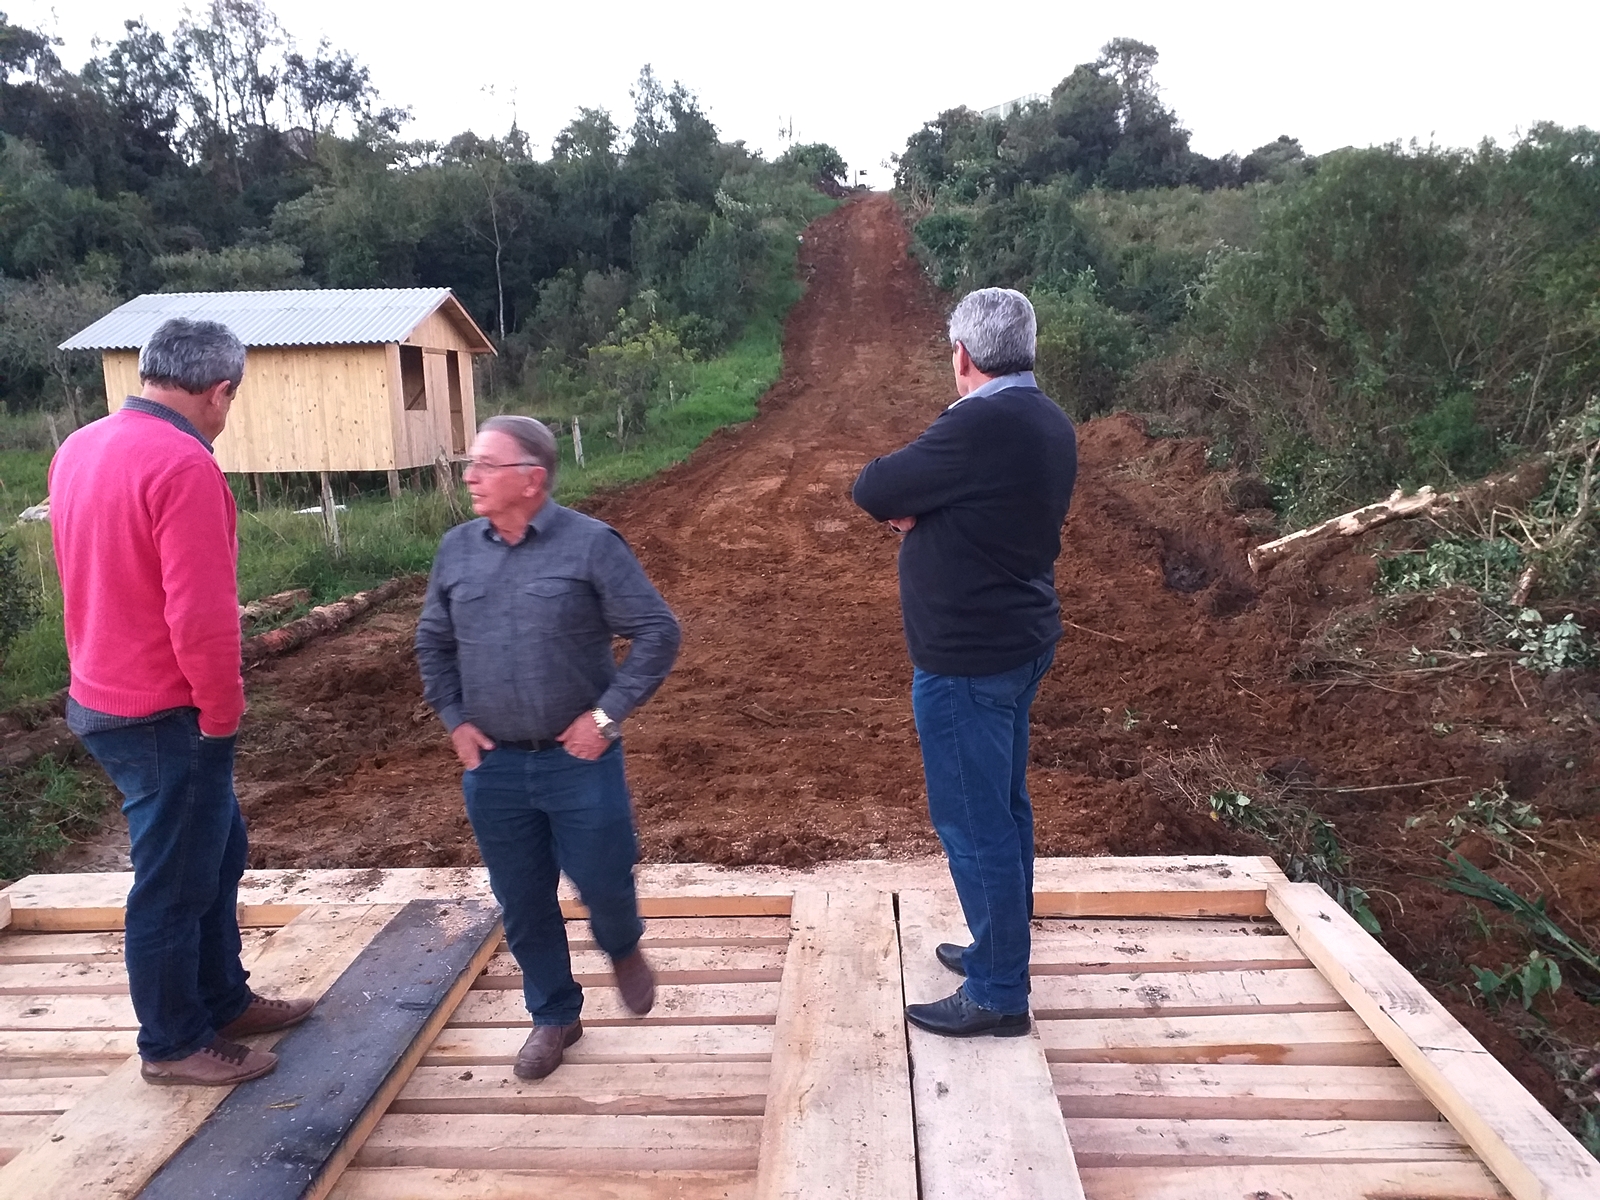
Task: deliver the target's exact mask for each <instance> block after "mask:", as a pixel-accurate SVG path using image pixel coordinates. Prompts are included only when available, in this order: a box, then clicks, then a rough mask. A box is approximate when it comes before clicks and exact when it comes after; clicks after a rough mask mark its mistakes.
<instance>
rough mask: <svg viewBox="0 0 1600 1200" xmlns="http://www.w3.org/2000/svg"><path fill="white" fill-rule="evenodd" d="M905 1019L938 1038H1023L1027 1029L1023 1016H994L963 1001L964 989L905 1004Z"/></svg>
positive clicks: (1007, 1014)
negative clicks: (988, 1035)
mask: <svg viewBox="0 0 1600 1200" xmlns="http://www.w3.org/2000/svg"><path fill="white" fill-rule="evenodd" d="M906 1020H908V1021H910V1022H911V1023H912V1024H913V1025H915V1026H916V1027H917V1028H918V1029H926V1030H927V1031H928V1032H929V1033H937V1034H938V1035H939V1036H940V1037H982V1036H983V1035H984V1034H993V1035H994V1036H995V1037H1024V1036H1026V1035H1027V1032H1028V1028H1029V1022H1028V1014H1027V1013H1025V1012H1023V1013H997V1012H995V1011H994V1010H993V1009H988V1008H982V1007H980V1006H978V1005H976V1004H974V1003H973V1002H972V1001H971V1000H969V999H967V991H966V989H965V988H960V989H957V991H956V992H955V994H954V995H950V996H946V997H945V998H944V999H943V1000H935V1001H934V1002H933V1003H932V1004H908V1005H906Z"/></svg>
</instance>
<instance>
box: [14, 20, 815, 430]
mask: <svg viewBox="0 0 1600 1200" xmlns="http://www.w3.org/2000/svg"><path fill="white" fill-rule="evenodd" d="M0 30H3V31H4V32H3V36H0V45H9V46H11V47H13V49H14V52H15V53H14V58H15V62H14V63H12V64H11V65H10V66H9V67H8V69H7V73H6V74H5V76H4V77H3V78H0V278H3V279H4V281H5V286H6V287H7V288H9V289H12V290H16V289H22V288H30V287H31V288H36V289H38V290H39V291H40V292H41V294H42V292H43V290H44V289H45V288H46V286H47V285H48V286H49V287H51V288H54V289H55V293H63V289H73V288H77V289H83V288H87V287H89V286H90V285H94V286H96V287H99V288H100V289H101V296H100V297H98V298H96V297H80V298H81V299H84V300H85V302H84V303H81V304H79V305H78V308H79V309H80V310H84V311H82V312H80V313H79V314H77V315H73V316H71V317H66V316H62V317H61V318H60V319H59V320H58V319H55V317H52V318H51V319H50V320H48V321H46V320H43V319H41V320H39V321H36V322H35V324H36V325H40V326H43V325H49V326H50V327H51V330H54V329H55V327H56V326H64V328H62V329H61V330H60V331H59V332H58V333H57V335H56V336H54V337H53V339H51V338H46V337H43V336H35V334H36V333H38V330H35V329H24V328H23V321H22V319H21V316H20V315H18V316H17V317H16V319H12V315H10V314H26V313H29V312H33V311H35V310H36V309H38V308H39V306H37V305H33V304H31V303H27V304H25V303H23V302H22V301H21V300H19V301H18V303H16V304H13V305H11V306H10V307H9V308H8V309H7V310H6V312H4V313H0V371H3V375H0V399H3V400H4V401H5V403H6V404H7V406H8V407H9V408H11V409H12V410H13V411H18V410H21V409H28V408H33V407H37V406H39V405H40V403H41V402H42V401H43V402H45V403H49V404H51V405H52V406H54V404H55V402H56V401H57V399H59V398H60V397H61V396H62V389H63V387H64V386H65V387H66V396H67V399H68V401H69V403H72V404H76V400H75V399H73V398H74V397H75V396H76V389H77V388H79V387H81V388H82V389H83V391H84V392H85V394H86V395H88V396H89V397H90V398H91V404H90V406H91V407H92V400H93V399H94V398H95V393H96V392H97V391H98V387H97V386H96V380H97V379H98V371H97V364H96V362H95V361H94V356H92V355H82V356H78V358H76V359H69V360H68V361H66V362H65V363H60V364H58V363H56V362H54V361H47V358H48V356H47V355H46V354H45V352H44V351H43V350H42V349H39V348H37V347H34V343H38V347H43V346H46V345H48V347H49V348H50V349H51V350H52V351H53V347H54V345H55V344H56V343H58V342H59V341H60V340H61V338H62V337H64V336H66V335H67V334H70V333H71V332H74V331H75V329H76V328H81V327H82V326H83V325H86V324H88V322H89V321H90V320H92V319H93V318H94V317H95V316H99V315H100V314H101V313H103V312H104V311H106V310H107V309H108V308H110V307H111V306H112V305H114V304H115V303H116V302H117V301H118V300H120V299H122V298H124V297H125V296H127V295H130V294H133V293H135V292H140V291H151V290H167V291H173V290H191V291H196V290H230V289H240V288H250V289H276V288H285V287H313V286H319V287H413V286H449V287H451V288H452V289H453V290H454V291H455V293H456V294H457V296H458V297H460V299H461V300H462V302H463V304H464V305H465V306H466V307H467V309H468V311H470V312H471V313H472V314H473V316H474V317H475V318H476V320H477V321H478V322H479V324H480V325H482V326H483V327H484V328H485V329H486V330H488V331H489V332H490V334H491V336H492V337H493V338H494V339H495V340H496V342H497V349H499V350H500V351H501V353H500V354H499V355H498V356H497V357H496V358H495V359H494V360H493V361H492V362H490V363H489V364H487V367H486V376H485V378H484V379H483V380H482V383H483V385H484V386H483V387H482V388H481V389H480V392H479V396H480V402H482V403H483V404H484V406H485V407H491V406H493V405H495V404H498V403H504V402H509V401H513V400H515V399H518V398H519V395H520V394H522V393H528V392H532V393H535V394H538V395H540V398H541V399H544V400H556V399H562V400H564V399H566V398H567V397H568V396H569V395H570V394H571V393H572V392H573V391H574V389H575V388H576V389H577V390H580V391H581V390H583V388H585V387H588V388H589V389H590V390H592V391H593V392H594V399H595V405H596V406H598V405H599V404H600V403H601V400H602V399H604V398H605V397H604V396H603V395H602V394H603V393H607V391H608V389H609V388H610V387H611V386H612V384H613V383H614V382H615V380H613V379H611V378H609V376H611V375H614V374H615V372H613V371H610V370H609V369H601V370H599V372H598V374H597V375H596V374H592V373H591V371H590V364H591V359H590V354H589V351H590V350H591V349H593V348H597V347H602V346H604V345H606V344H608V341H610V342H616V341H625V340H627V338H628V337H631V336H632V335H631V334H619V324H620V320H621V315H622V314H623V313H626V314H628V315H629V316H630V317H631V318H632V319H634V320H636V321H638V322H639V323H640V328H647V327H649V326H650V325H652V324H658V325H660V326H661V327H662V328H663V329H664V330H667V331H670V336H671V337H673V338H676V339H677V341H678V343H679V344H680V346H681V347H682V348H683V349H684V350H685V351H686V352H692V353H694V354H697V355H700V356H702V357H704V356H707V355H712V354H715V353H716V352H717V351H719V350H721V349H722V348H723V347H725V346H727V345H729V344H730V343H732V342H733V341H735V340H737V339H738V338H739V337H740V336H741V334H742V332H743V330H744V328H745V324H746V322H747V321H748V320H750V318H751V315H752V313H753V312H754V311H755V309H756V308H757V307H759V305H760V303H761V297H762V295H763V294H764V289H765V286H766V281H765V280H764V278H762V275H763V273H764V272H765V271H766V270H767V269H768V266H769V262H770V249H771V243H772V242H773V241H774V240H775V239H778V240H781V239H782V238H783V237H784V236H788V237H789V238H790V239H791V240H792V238H793V235H794V234H795V233H797V232H798V230H799V228H800V227H801V226H802V225H803V224H804V221H805V220H806V219H807V218H809V217H811V216H815V215H817V213H818V212H819V211H820V209H819V208H818V204H817V202H818V201H821V202H822V203H823V204H826V203H827V202H828V201H827V200H826V197H824V196H822V194H821V193H820V192H819V191H818V190H817V189H818V188H819V187H828V188H832V189H833V190H835V191H837V186H838V179H839V176H840V175H842V173H843V171H844V162H843V159H842V158H841V156H840V155H839V154H838V152H837V151H836V150H834V149H833V148H832V147H829V146H826V145H822V144H810V145H805V146H795V147H791V148H790V150H789V151H788V152H787V153H786V154H785V155H784V156H783V158H782V159H781V160H780V161H779V162H777V163H767V162H764V161H762V160H761V159H760V158H758V157H756V156H754V155H752V154H751V153H750V152H749V151H747V150H746V149H745V148H744V146H743V144H742V143H737V142H736V143H724V142H722V141H721V140H720V139H719V137H718V134H717V130H716V127H715V126H714V125H713V124H712V123H711V121H710V119H709V118H708V117H707V116H706V114H705V112H704V110H703V109H702V107H701V105H700V102H699V100H698V98H697V97H696V96H695V95H694V93H693V92H691V91H690V90H689V89H688V88H687V87H685V86H684V85H683V84H682V83H678V82H674V83H671V84H670V85H669V84H667V83H666V82H665V81H663V80H661V79H659V78H658V77H657V76H656V75H655V73H654V72H653V71H652V70H651V68H650V67H649V66H646V67H645V68H644V69H643V70H642V71H641V72H640V75H639V78H638V80H637V82H636V84H635V86H634V88H633V89H632V91H631V93H630V94H631V98H632V102H633V113H632V119H631V123H629V124H627V126H626V128H623V127H622V125H620V124H619V122H618V121H616V120H614V119H613V117H612V115H611V114H609V113H607V112H605V111H603V110H598V109H579V110H578V112H577V114H576V116H575V117H574V119H573V120H572V121H571V122H570V123H569V124H568V125H567V126H566V127H565V128H564V129H563V130H562V131H561V133H560V134H559V135H558V136H557V138H556V139H555V143H554V146H553V147H552V153H551V155H550V157H549V158H548V159H547V160H545V161H540V160H539V159H538V158H537V157H536V156H535V154H534V152H533V149H532V147H531V146H530V144H529V140H528V137H527V135H526V134H525V133H524V132H523V131H522V130H520V129H519V128H518V127H517V126H516V125H515V124H513V126H512V128H511V129H509V130H508V131H506V132H505V134H504V135H502V136H499V137H480V136H478V135H476V134H473V133H470V132H469V133H462V134H458V135H457V136H455V137H453V138H450V139H449V140H447V141H444V142H430V141H402V140H401V139H400V138H399V137H398V131H399V129H400V128H401V126H402V124H403V123H404V121H405V119H406V114H405V113H403V112H399V111H396V110H394V109H391V108H385V107H383V106H382V105H381V102H380V99H379V97H378V95H377V92H376V90H375V89H374V87H373V85H372V82H371V80H370V78H369V75H368V72H367V70H366V68H364V67H362V66H361V65H360V64H359V63H358V62H357V61H356V60H355V58H354V57H353V56H352V55H350V54H349V53H347V52H345V51H340V50H337V49H335V48H333V47H330V46H329V45H328V44H327V43H326V42H323V43H320V44H319V45H318V46H317V48H316V49H315V50H314V51H311V52H303V51H300V50H296V49H295V48H294V45H293V42H292V39H291V38H290V37H289V35H288V34H287V32H286V31H285V30H284V29H283V28H282V27H281V26H280V25H279V23H278V21H277V19H276V18H275V17H274V16H273V14H272V12H271V11H270V10H269V9H268V8H267V7H266V6H265V5H263V4H261V3H260V2H259V0H237V2H232V0H230V2H229V3H216V4H211V5H206V6H201V7H200V8H199V9H198V10H197V11H196V12H194V13H186V14H185V16H184V17H183V18H182V20H181V21H180V22H179V24H178V27H177V28H176V29H175V30H173V31H172V32H171V33H170V34H163V33H160V32H157V31H155V30H154V29H152V28H150V27H149V26H148V25H147V24H145V23H144V22H143V21H134V22H128V23H127V24H126V26H125V30H124V34H125V36H123V37H122V38H120V39H118V40H116V41H114V42H106V43H100V44H98V45H97V54H98V56H97V57H96V58H95V59H94V60H92V61H91V62H90V63H88V64H86V65H85V66H84V67H83V68H82V70H81V71H79V72H78V73H76V74H74V73H73V72H71V71H68V70H65V69H63V68H62V67H61V64H60V63H59V62H56V61H55V60H54V58H53V57H51V56H52V55H53V51H51V50H50V45H51V43H50V42H49V39H48V38H43V35H39V34H35V33H34V32H33V31H29V30H22V29H18V28H16V27H13V26H10V25H9V24H5V23H4V22H3V19H0ZM35 44H37V45H39V46H42V47H44V49H43V50H41V51H40V52H39V53H34V52H33V51H32V50H31V49H28V47H32V46H34V45H35ZM101 299H103V301H104V303H100V302H99V301H100V300H101ZM89 300H94V303H89V302H88V301H89ZM57 307H58V308H59V307H60V306H57ZM89 308H98V309H99V311H97V312H94V313H92V314H88V313H87V311H86V310H87V309H89ZM79 316H83V318H84V319H79ZM13 326H15V329H13V328H12V327H13ZM46 332H49V331H48V330H47V331H46ZM19 347H21V348H25V349H27V350H28V353H27V354H23V353H22V352H21V349H19ZM608 357H609V356H608V355H605V354H602V355H601V356H600V360H601V361H602V363H603V362H605V361H606V360H607V359H608ZM685 361H686V360H685ZM72 372H76V374H74V375H73V377H72V378H71V379H67V378H66V375H67V374H69V373H72ZM80 375H81V376H82V378H79V377H78V376H80ZM668 383H669V384H670V383H671V381H670V380H669V381H668ZM669 390H671V389H670V387H669ZM613 398H614V397H613ZM625 407H626V405H625ZM79 416H81V414H76V413H75V423H79V421H78V420H77V419H76V418H77V417H79Z"/></svg>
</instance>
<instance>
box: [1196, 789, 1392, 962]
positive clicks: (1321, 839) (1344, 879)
mask: <svg viewBox="0 0 1600 1200" xmlns="http://www.w3.org/2000/svg"><path fill="white" fill-rule="evenodd" d="M1211 818H1212V820H1214V821H1223V822H1225V823H1227V824H1228V825H1231V826H1233V827H1234V828H1236V829H1243V830H1245V831H1247V832H1249V833H1253V834H1255V835H1256V836H1257V837H1260V838H1262V839H1263V840H1265V841H1267V842H1269V843H1271V844H1272V845H1273V846H1274V847H1275V848H1276V849H1277V850H1278V856H1279V858H1280V859H1281V860H1282V862H1283V869H1284V872H1285V873H1286V874H1287V875H1288V876H1289V878H1290V879H1293V880H1296V881H1297V882H1301V881H1303V882H1310V883H1315V884H1317V885H1319V886H1320V887H1321V888H1322V889H1323V890H1324V891H1325V892H1327V893H1328V894H1329V895H1330V896H1332V897H1333V898H1334V900H1335V901H1337V902H1338V903H1339V904H1340V905H1341V906H1342V907H1343V908H1344V909H1345V910H1346V911H1347V912H1349V914H1350V915H1351V916H1352V917H1354V918H1355V919H1356V920H1357V921H1358V922H1360V924H1361V927H1362V928H1363V929H1365V930H1366V931H1367V932H1368V933H1370V934H1372V935H1373V936H1374V937H1376V936H1377V935H1378V934H1379V933H1380V932H1382V926H1381V925H1380V924H1379V922H1378V918H1377V915H1376V914H1374V913H1373V911H1372V909H1371V907H1370V906H1369V905H1368V903H1367V901H1368V900H1369V899H1370V897H1369V896H1368V894H1367V892H1366V890H1365V889H1363V888H1360V887H1357V886H1356V885H1355V884H1353V883H1351V882H1350V879H1349V875H1350V855H1349V853H1348V852H1347V851H1346V850H1345V848H1344V847H1343V846H1342V845H1341V844H1340V842H1339V837H1338V834H1337V833H1336V832H1335V831H1334V827H1333V823H1332V822H1330V821H1328V820H1326V819H1324V818H1323V817H1321V816H1320V815H1318V814H1317V813H1316V812H1315V811H1313V810H1312V809H1310V808H1308V807H1307V806H1306V805H1304V804H1297V803H1295V802H1293V801H1289V800H1278V801H1276V802H1273V803H1270V804H1267V803H1262V802H1260V801H1258V800H1253V799H1251V797H1249V796H1248V795H1246V794H1245V793H1244V792H1241V791H1238V790H1236V789H1233V788H1220V789H1218V790H1217V791H1214V792H1212V793H1211Z"/></svg>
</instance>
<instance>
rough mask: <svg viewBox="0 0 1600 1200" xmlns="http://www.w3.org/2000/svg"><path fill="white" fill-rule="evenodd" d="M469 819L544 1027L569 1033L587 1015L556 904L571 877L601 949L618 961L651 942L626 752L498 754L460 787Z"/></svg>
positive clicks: (616, 748) (526, 991)
mask: <svg viewBox="0 0 1600 1200" xmlns="http://www.w3.org/2000/svg"><path fill="white" fill-rule="evenodd" d="M461 790H462V792H463V794H464V795H465V796H466V801H467V819H468V820H469V821H471V822H472V832H473V835H474V836H475V837H476V838H477V839H478V852H479V853H480V854H482V855H483V865H484V866H486V867H488V868H489V886H490V887H491V888H493V889H494V895H495V899H496V900H498V901H500V907H501V908H502V909H504V910H505V925H506V944H507V945H508V946H510V947H511V953H512V955H513V956H514V957H515V958H516V960H517V965H518V966H519V967H521V968H522V986H523V998H524V999H525V1000H526V1001H527V1004H528V1012H530V1013H531V1014H532V1015H533V1023H534V1024H535V1025H570V1024H572V1022H574V1021H576V1020H577V1019H578V1014H579V1013H580V1012H582V1011H583V989H582V988H581V987H579V986H578V983H577V981H576V980H574V979H573V978H572V959H571V956H570V955H569V954H568V952H567V924H566V921H565V920H563V919H562V916H561V904H560V902H559V901H558V900H557V899H556V885H557V883H558V882H559V881H560V878H561V872H563V871H565V872H566V873H567V878H569V879H571V880H572V882H573V884H574V885H576V887H577V889H578V895H579V896H580V897H581V898H582V900H583V903H584V904H585V905H586V906H587V907H588V909H589V926H590V928H591V929H593V930H594V940H595V941H596V942H597V943H599V946H600V949H602V950H604V951H605V952H606V953H607V954H609V955H610V956H611V957H612V958H613V959H618V958H625V957H627V956H628V955H629V954H631V953H633V950H634V947H636V946H637V945H638V944H639V938H640V937H642V936H643V934H644V923H643V922H642V921H640V920H639V903H638V898H637V897H636V895H635V893H634V889H633V865H634V863H635V862H636V861H638V857H639V846H638V842H637V841H636V840H635V837H634V832H633V806H632V802H631V799H630V797H629V795H628V781H627V778H626V777H625V776H624V774H623V770H622V744H621V743H620V742H618V743H615V744H613V745H612V746H611V748H610V749H608V750H607V751H606V752H605V753H604V754H602V755H601V756H600V757H599V758H598V759H596V760H595V761H594V762H585V761H584V760H583V759H581V758H574V757H573V756H572V755H570V754H568V753H567V752H566V751H565V750H563V749H561V748H559V747H557V748H556V749H554V750H538V751H533V752H528V751H524V750H508V749H495V750H490V751H489V752H488V753H487V754H485V755H484V756H483V761H482V762H481V763H479V764H478V766H477V767H476V768H475V769H474V770H471V771H468V772H467V773H466V774H465V775H463V776H462V778H461Z"/></svg>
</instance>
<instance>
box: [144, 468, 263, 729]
mask: <svg viewBox="0 0 1600 1200" xmlns="http://www.w3.org/2000/svg"><path fill="white" fill-rule="evenodd" d="M150 508H151V511H150V516H151V527H152V531H153V533H154V535H155V544H156V554H157V556H158V557H159V560H160V562H161V584H162V589H163V591H164V592H165V593H166V608H165V615H166V622H167V629H168V630H169V631H170V635H171V638H172V652H173V656H174V657H175V658H176V659H177V662H178V669H179V670H180V671H182V672H183V675H184V678H185V679H187V680H188V681H189V688H190V691H191V694H192V695H193V697H194V704H195V707H196V708H198V709H199V710H200V732H201V733H203V734H205V735H206V736H207V737H227V736H229V735H230V734H233V733H234V732H236V731H237V730H238V728H239V721H240V718H242V717H243V716H244V679H243V676H242V675H241V673H240V668H239V577H238V541H237V537H238V530H237V526H236V524H235V516H234V506H233V493H232V492H230V491H229V490H228V484H227V481H226V480H224V479H223V477H222V472H220V471H218V470H217V468H216V466H215V465H214V464H212V463H210V462H202V461H198V460H196V461H192V462H187V463H184V464H183V465H181V466H179V467H178V468H177V469H176V470H174V471H173V472H171V473H170V474H168V475H166V476H165V477H163V478H162V479H161V481H160V482H159V483H158V484H157V485H156V486H155V487H154V488H153V489H152V491H151V494H150Z"/></svg>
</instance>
